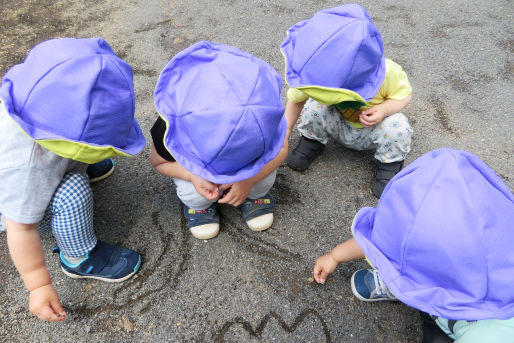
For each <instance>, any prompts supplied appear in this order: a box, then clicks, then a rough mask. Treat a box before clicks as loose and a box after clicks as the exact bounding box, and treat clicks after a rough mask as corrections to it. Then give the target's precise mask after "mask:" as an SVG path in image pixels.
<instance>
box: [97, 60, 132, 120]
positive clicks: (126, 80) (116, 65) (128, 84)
mask: <svg viewBox="0 0 514 343" xmlns="http://www.w3.org/2000/svg"><path fill="white" fill-rule="evenodd" d="M103 55H107V56H114V57H115V58H116V59H119V60H120V61H121V62H123V63H125V64H127V65H128V66H129V67H130V71H131V72H132V73H133V70H132V67H131V66H130V64H128V63H126V62H125V61H123V60H122V59H120V58H119V57H118V56H116V54H114V55H108V54H102V58H103ZM112 64H113V65H114V66H115V67H116V69H118V71H119V72H120V74H121V75H122V76H123V78H124V79H125V82H127V86H128V88H130V91H131V92H130V101H131V102H132V108H133V109H134V116H135V115H136V113H135V112H136V104H135V101H136V99H135V94H134V84H133V82H130V81H129V80H128V79H127V78H126V77H125V73H124V72H123V71H122V70H121V68H120V67H119V66H118V64H117V63H114V61H113V63H112ZM131 85H132V87H131Z"/></svg>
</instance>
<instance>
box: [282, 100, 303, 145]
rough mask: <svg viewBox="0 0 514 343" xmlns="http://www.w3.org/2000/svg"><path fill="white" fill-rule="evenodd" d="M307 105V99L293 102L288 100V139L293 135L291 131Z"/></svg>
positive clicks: (286, 111)
mask: <svg viewBox="0 0 514 343" xmlns="http://www.w3.org/2000/svg"><path fill="white" fill-rule="evenodd" d="M304 105H305V101H302V102H292V101H287V104H286V110H285V113H284V115H285V117H286V121H287V134H286V141H287V140H289V136H291V131H292V130H293V126H294V124H296V122H297V121H298V118H299V117H300V113H302V109H303V106H304Z"/></svg>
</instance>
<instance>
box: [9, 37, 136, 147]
mask: <svg viewBox="0 0 514 343" xmlns="http://www.w3.org/2000/svg"><path fill="white" fill-rule="evenodd" d="M0 98H1V99H2V100H3V101H4V103H5V105H6V108H7V111H8V112H9V114H10V115H11V117H12V118H13V119H14V120H15V121H16V122H17V123H18V125H19V126H20V127H21V128H22V129H23V131H25V133H27V134H28V135H29V136H30V137H32V138H33V139H35V140H47V139H63V140H68V141H74V142H80V143H85V144H89V145H93V146H101V147H104V146H112V147H114V148H116V149H118V150H120V151H122V152H125V153H127V154H130V155H135V154H137V153H139V152H140V151H141V150H142V149H143V147H144V145H145V138H144V136H143V134H142V132H141V129H140V128H139V125H138V123H137V121H136V120H135V118H134V109H135V104H134V100H135V99H134V89H133V82H132V68H131V67H130V66H129V65H128V64H127V63H125V62H124V61H122V60H121V59H119V58H118V57H117V56H116V55H115V53H114V52H113V51H112V49H111V47H110V46H109V45H108V44H107V42H106V41H105V40H103V39H101V38H91V39H74V38H60V39H53V40H49V41H45V42H43V43H41V44H39V45H37V46H35V47H34V48H33V49H32V50H31V51H30V52H29V54H28V55H27V57H26V59H25V61H24V62H23V63H21V64H18V65H15V66H14V67H12V68H11V69H10V70H9V71H7V73H6V74H5V76H4V77H3V79H2V85H1V86H0Z"/></svg>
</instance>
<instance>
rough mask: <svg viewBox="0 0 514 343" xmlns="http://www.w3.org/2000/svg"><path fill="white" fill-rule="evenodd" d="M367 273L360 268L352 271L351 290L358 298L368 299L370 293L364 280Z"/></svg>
mask: <svg viewBox="0 0 514 343" xmlns="http://www.w3.org/2000/svg"><path fill="white" fill-rule="evenodd" d="M366 274H367V270H365V269H361V270H358V271H356V272H355V273H353V275H352V280H351V284H352V292H353V294H354V295H355V296H356V297H357V298H358V299H360V300H364V301H367V300H369V298H370V296H371V293H370V291H369V289H368V287H367V285H366V282H365V280H364V278H365V276H366Z"/></svg>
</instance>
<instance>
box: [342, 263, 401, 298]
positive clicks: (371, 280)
mask: <svg viewBox="0 0 514 343" xmlns="http://www.w3.org/2000/svg"><path fill="white" fill-rule="evenodd" d="M352 292H353V295H355V296H356V297H357V298H358V299H360V300H362V301H382V300H397V299H396V297H395V296H394V295H393V293H391V291H390V290H389V288H387V286H386V285H385V283H384V282H383V281H382V279H380V276H379V275H378V271H376V270H375V269H359V270H357V271H356V272H355V273H353V275H352Z"/></svg>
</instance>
